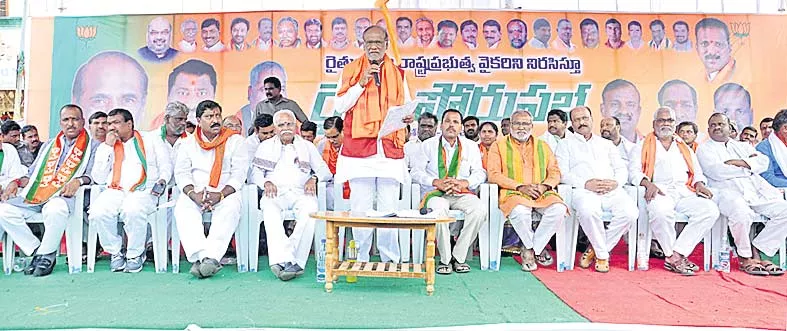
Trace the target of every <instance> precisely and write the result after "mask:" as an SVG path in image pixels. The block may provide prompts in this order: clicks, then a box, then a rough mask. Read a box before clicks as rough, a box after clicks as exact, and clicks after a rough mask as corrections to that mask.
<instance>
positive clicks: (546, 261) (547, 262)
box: [536, 248, 555, 267]
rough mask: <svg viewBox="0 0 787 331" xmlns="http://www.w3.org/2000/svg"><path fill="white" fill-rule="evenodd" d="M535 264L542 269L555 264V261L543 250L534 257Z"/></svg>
mask: <svg viewBox="0 0 787 331" xmlns="http://www.w3.org/2000/svg"><path fill="white" fill-rule="evenodd" d="M536 262H538V264H540V265H541V266H543V267H548V266H551V265H553V264H555V259H553V258H552V254H550V253H549V251H548V250H547V249H546V248H545V249H544V251H542V252H541V254H539V255H536Z"/></svg>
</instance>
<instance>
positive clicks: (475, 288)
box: [0, 257, 586, 330]
mask: <svg viewBox="0 0 787 331" xmlns="http://www.w3.org/2000/svg"><path fill="white" fill-rule="evenodd" d="M64 262H65V261H64V260H63V259H62V258H61V259H60V260H59V261H58V265H57V267H56V270H55V273H53V274H52V275H50V276H48V277H43V278H33V277H28V276H24V275H23V274H21V273H14V274H13V275H11V276H3V275H0V284H1V285H2V286H0V311H2V312H3V314H2V316H0V329H51V328H87V327H109V328H157V329H181V330H182V329H183V328H185V327H186V326H187V325H189V324H197V325H199V326H202V327H284V328H286V327H291V328H408V327H432V326H455V325H473V324H488V323H549V322H584V321H586V320H585V319H584V318H582V317H581V316H580V315H578V314H577V313H576V312H574V311H573V310H572V309H571V308H570V307H569V306H567V305H565V304H564V303H563V302H562V301H560V299H558V298H557V297H556V296H555V295H554V294H552V292H550V291H549V290H548V289H547V288H546V287H545V286H544V285H543V284H542V283H541V282H540V281H538V280H537V279H536V278H535V277H533V276H532V275H530V274H528V273H523V272H521V271H520V270H519V265H517V264H516V262H515V261H513V260H512V259H510V258H506V259H504V261H503V265H502V268H501V271H500V272H496V273H493V272H484V271H480V270H478V269H473V270H472V271H471V272H470V273H468V274H464V275H457V274H453V275H450V276H441V275H437V279H436V283H435V293H434V295H433V296H432V297H428V296H426V289H425V284H424V281H423V280H417V279H385V278H359V279H358V282H357V283H355V284H348V283H346V282H344V279H343V278H340V280H339V282H338V283H337V284H336V285H335V286H334V291H333V293H325V291H324V289H323V284H319V283H317V282H316V281H315V279H314V264H313V261H312V263H311V264H310V265H309V266H308V267H307V270H306V274H304V276H302V277H300V278H298V279H295V280H293V281H290V282H287V283H284V282H281V281H279V280H277V279H276V278H275V277H274V276H273V274H272V273H271V272H270V271H269V270H268V268H267V267H266V266H267V257H263V258H262V259H261V261H260V269H261V270H262V271H261V272H259V273H242V274H241V273H238V272H237V269H235V268H234V266H228V267H226V268H224V269H223V270H222V271H221V272H220V273H219V274H218V275H217V276H216V277H214V278H212V279H205V280H198V279H195V278H194V277H192V276H191V275H190V274H189V273H188V270H189V267H190V265H189V264H188V263H183V264H182V265H181V271H182V272H181V273H180V274H172V273H167V274H156V273H154V272H153V266H152V264H151V265H146V268H145V270H144V271H143V272H141V273H138V274H122V273H119V274H113V273H110V272H109V266H108V261H107V259H106V258H105V259H102V260H100V261H99V262H98V263H97V264H96V273H93V274H88V273H85V272H83V273H80V274H76V275H69V274H67V273H66V267H65V263H64ZM469 262H470V265H471V266H472V267H473V268H477V266H478V260H477V259H476V260H474V261H469ZM83 269H84V268H83Z"/></svg>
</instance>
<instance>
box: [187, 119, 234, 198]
mask: <svg viewBox="0 0 787 331" xmlns="http://www.w3.org/2000/svg"><path fill="white" fill-rule="evenodd" d="M234 134H237V133H236V132H235V131H233V130H228V129H227V128H224V127H222V128H221V130H220V131H219V135H218V136H216V137H215V138H213V140H211V141H204V140H202V128H201V127H197V132H195V135H194V136H195V138H196V139H197V144H199V147H202V149H204V150H211V149H215V150H216V153H215V155H214V157H213V167H211V168H210V182H209V183H208V184H209V185H210V187H213V188H218V186H219V179H221V167H222V166H223V164H222V163H223V161H224V147H225V145H226V143H227V139H229V137H231V136H232V135H234Z"/></svg>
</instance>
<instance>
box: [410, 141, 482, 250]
mask: <svg viewBox="0 0 787 331" xmlns="http://www.w3.org/2000/svg"><path fill="white" fill-rule="evenodd" d="M457 139H458V143H459V144H461V146H462V153H461V155H459V156H458V162H459V168H458V169H457V174H456V178H457V179H464V180H467V181H468V184H469V185H468V188H469V189H470V190H475V189H477V188H478V186H479V185H481V184H482V183H483V182H485V181H486V170H484V167H483V166H482V164H481V151H480V150H479V149H478V144H477V143H476V142H474V141H472V140H469V139H467V138H464V137H457ZM440 141H442V143H443V150H445V167H446V171H447V169H449V168H450V167H451V166H452V163H451V161H452V157H453V155H454V152H455V151H456V150H457V148H459V144H457V141H455V142H454V145H453V146H451V145H450V144H449V143H448V141H446V140H445V139H444V138H443V137H442V136H436V137H432V138H429V139H427V140H425V141H423V142H422V143H421V148H420V150H419V153H418V154H416V155H415V157H414V158H413V161H414V166H413V168H412V171H411V173H412V176H413V181H414V182H416V183H418V184H420V185H421V197H422V198H423V196H424V195H426V193H428V192H430V191H432V190H434V189H435V187H434V186H432V182H433V181H434V180H435V179H439V178H440V176H439V170H438V166H439V160H438V155H439V153H440V150H439V148H440V145H439V143H440ZM426 207H428V208H432V210H433V211H435V212H437V213H439V214H442V215H445V216H448V211H449V210H450V209H455V210H461V211H462V212H463V213H464V214H465V219H464V222H463V224H462V226H461V228H460V227H459V226H454V228H456V229H458V230H459V231H458V232H459V238H458V239H457V241H456V245H455V246H454V249H453V251H452V250H451V230H450V227H449V224H447V223H442V224H438V225H437V242H438V245H437V249H438V251H439V252H440V262H441V263H442V264H448V263H450V262H451V258H454V259H456V260H457V261H458V262H459V263H464V262H465V259H466V258H467V252H468V250H469V248H470V245H471V244H472V243H473V241H474V240H475V238H476V237H477V236H478V231H479V230H480V229H481V225H482V224H484V222H486V220H487V215H488V212H487V210H486V209H485V208H486V204H485V203H483V202H482V201H481V199H479V198H478V197H477V196H476V195H475V194H457V195H444V196H442V197H433V198H431V199H430V200H429V203H428V204H427V206H426Z"/></svg>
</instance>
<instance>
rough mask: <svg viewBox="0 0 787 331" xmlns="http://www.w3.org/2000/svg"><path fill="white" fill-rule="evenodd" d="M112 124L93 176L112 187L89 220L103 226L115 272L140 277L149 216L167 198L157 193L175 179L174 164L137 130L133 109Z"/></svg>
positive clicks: (118, 112) (113, 116)
mask: <svg viewBox="0 0 787 331" xmlns="http://www.w3.org/2000/svg"><path fill="white" fill-rule="evenodd" d="M183 118H184V120H183V121H184V122H185V116H184V117H183ZM107 123H109V132H108V133H107V139H106V140H105V141H104V143H103V144H101V145H100V146H99V147H98V148H97V149H96V161H95V166H94V167H93V171H92V176H93V179H94V180H95V181H96V183H98V184H109V185H108V186H107V188H106V189H105V190H104V191H102V192H101V193H99V195H98V198H97V199H96V201H94V202H93V203H92V204H91V205H90V211H89V212H88V214H89V217H88V218H89V220H90V223H91V224H93V226H96V227H98V237H99V239H100V241H101V246H102V247H104V251H105V252H108V253H110V254H111V259H110V265H109V268H110V270H111V271H113V272H118V271H125V272H140V271H142V266H143V264H144V263H145V258H146V257H145V254H144V253H145V233H146V230H147V217H148V214H150V213H152V212H153V211H154V210H155V208H156V197H158V196H159V195H161V193H162V192H153V191H152V189H153V186H155V185H166V184H167V182H168V181H169V179H170V178H171V177H172V162H171V161H170V158H169V153H167V148H166V147H165V146H164V144H165V142H164V141H162V140H161V138H160V137H159V136H158V135H154V134H145V136H143V135H142V134H140V133H139V131H136V130H134V119H133V118H132V116H131V112H129V111H128V110H125V109H114V110H112V111H110V112H109V114H108V116H107ZM165 187H166V186H165ZM118 221H122V222H123V229H124V230H125V231H124V232H125V233H126V235H127V236H128V244H127V246H126V252H125V254H124V253H123V252H122V251H121V246H122V244H123V237H121V236H120V235H119V234H118V231H117V223H118Z"/></svg>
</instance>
